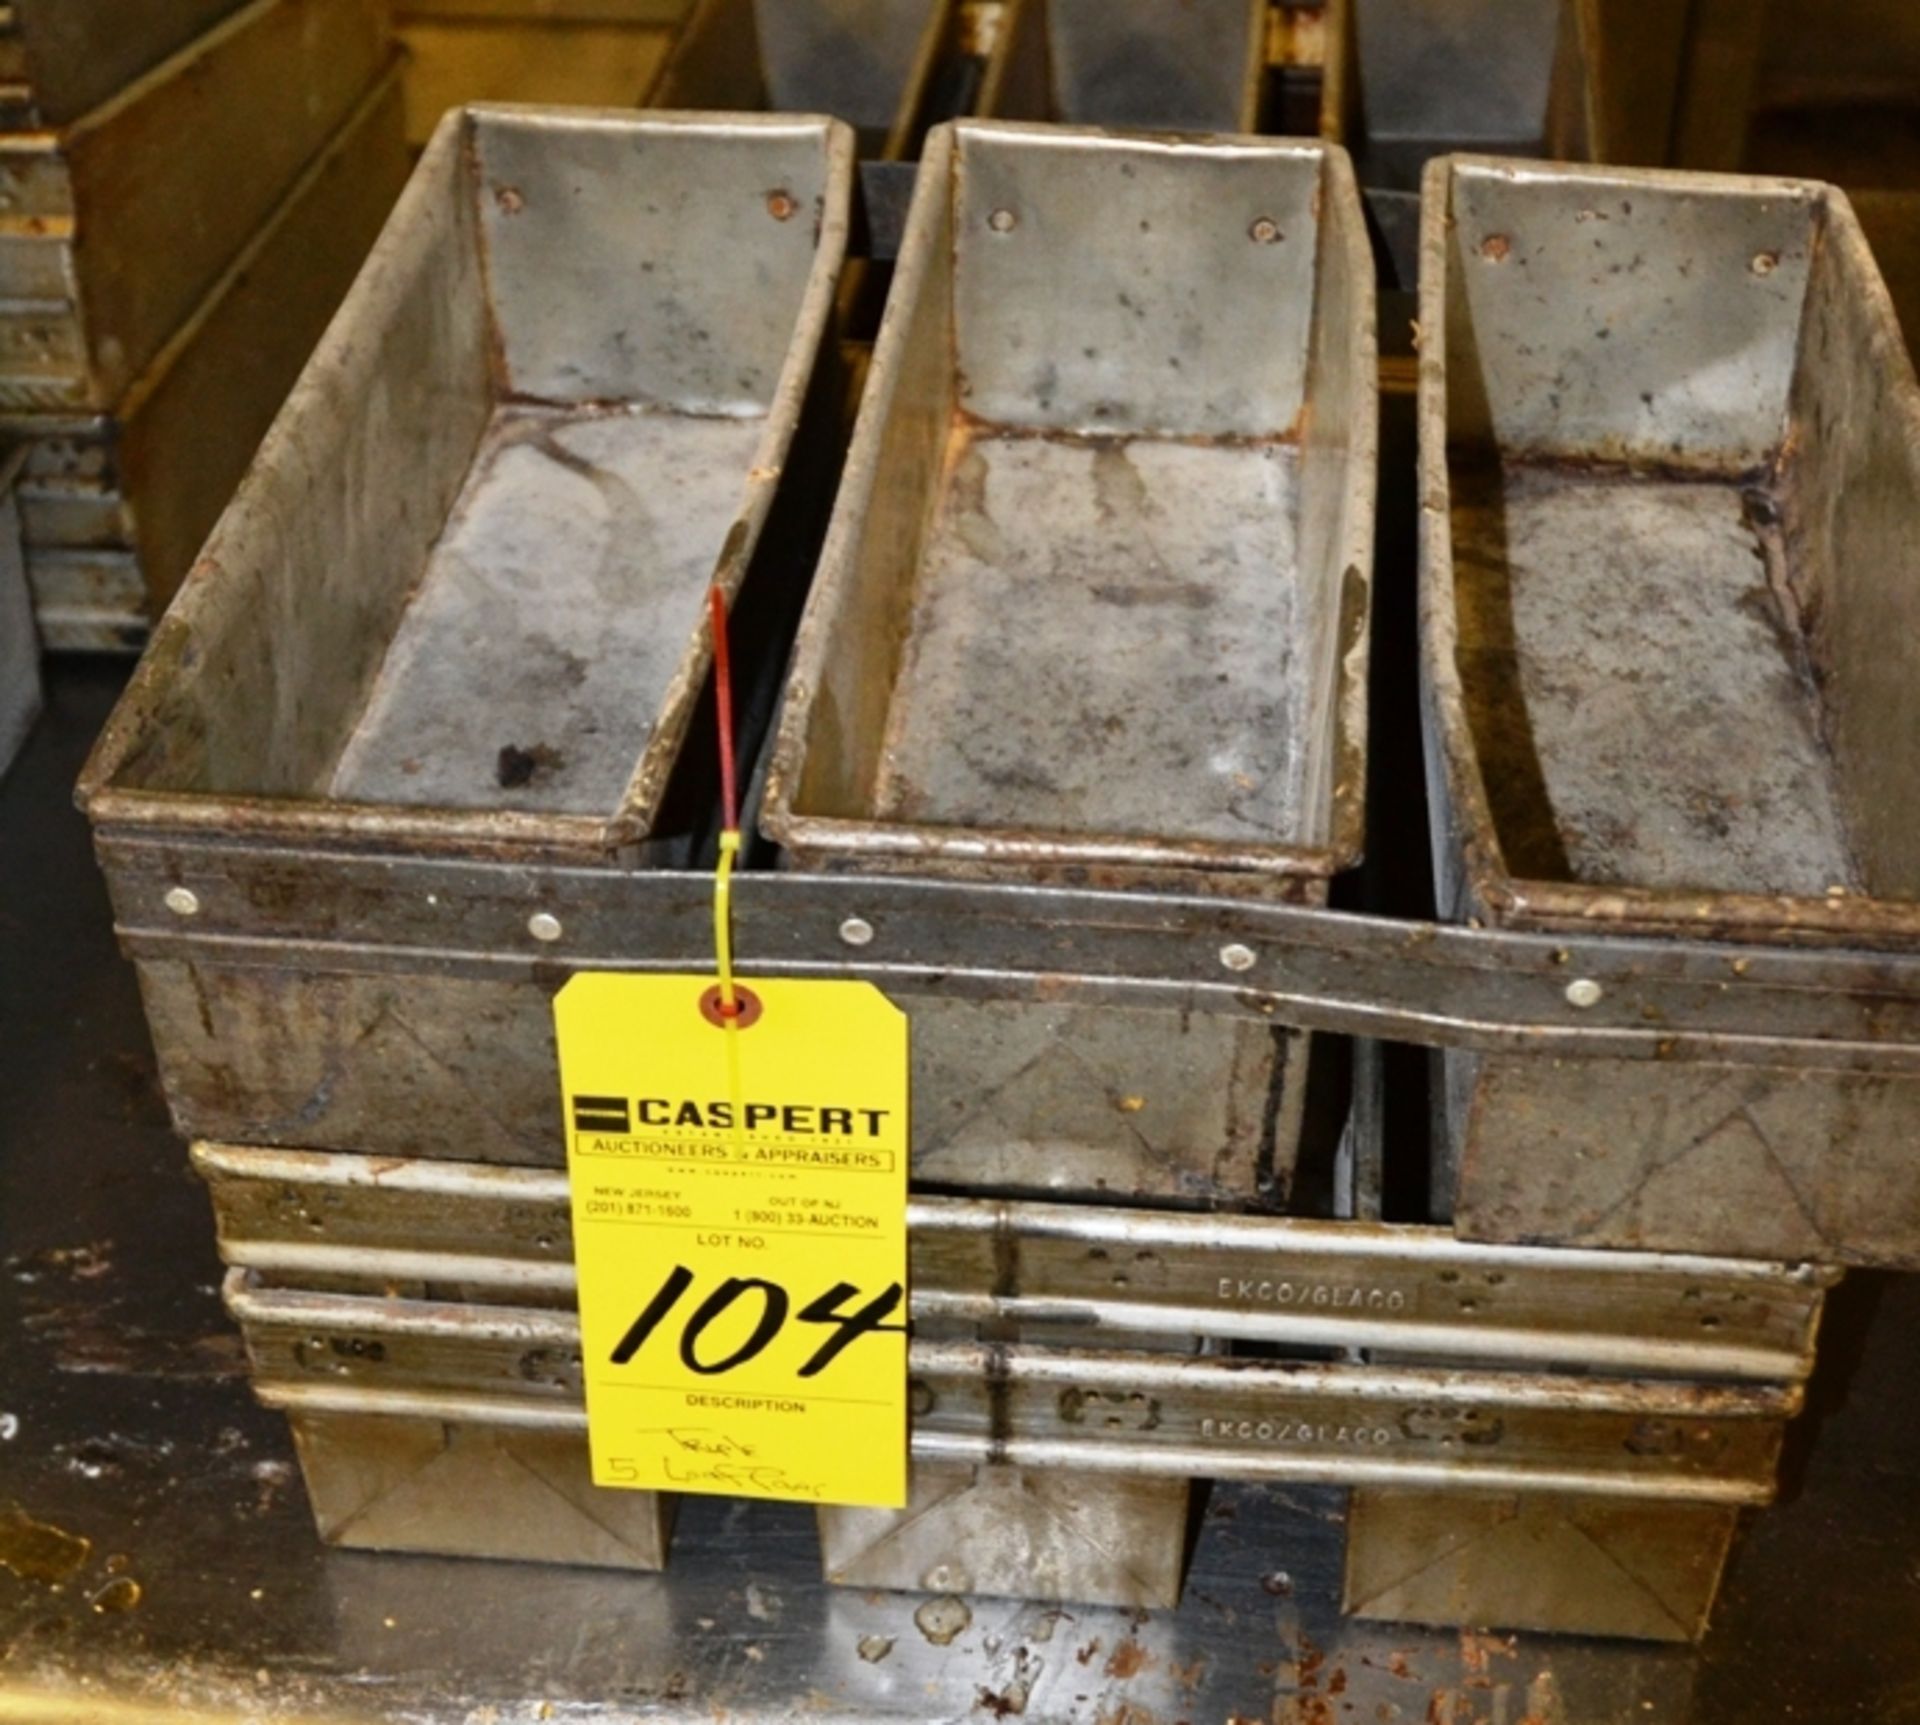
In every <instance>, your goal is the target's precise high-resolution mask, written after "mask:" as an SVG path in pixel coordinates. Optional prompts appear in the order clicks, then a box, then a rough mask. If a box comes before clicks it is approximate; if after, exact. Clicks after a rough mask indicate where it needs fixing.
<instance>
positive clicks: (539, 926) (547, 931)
mask: <svg viewBox="0 0 1920 1725" xmlns="http://www.w3.org/2000/svg"><path fill="white" fill-rule="evenodd" d="M560 932H561V931H560V919H559V918H558V917H557V916H555V915H554V914H553V912H552V911H548V910H536V911H535V912H534V913H533V915H532V916H530V917H528V918H527V933H528V934H530V935H532V936H533V938H534V939H535V940H558V939H559V938H560Z"/></svg>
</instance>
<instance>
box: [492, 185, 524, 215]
mask: <svg viewBox="0 0 1920 1725" xmlns="http://www.w3.org/2000/svg"><path fill="white" fill-rule="evenodd" d="M493 201H494V202H495V203H496V204H498V205H499V206H500V213H501V214H502V215H503V216H517V215H518V214H519V213H520V212H521V211H522V210H524V209H525V208H526V207H527V200H526V199H525V198H524V197H522V196H521V195H520V188H519V187H518V186H495V187H494V188H493Z"/></svg>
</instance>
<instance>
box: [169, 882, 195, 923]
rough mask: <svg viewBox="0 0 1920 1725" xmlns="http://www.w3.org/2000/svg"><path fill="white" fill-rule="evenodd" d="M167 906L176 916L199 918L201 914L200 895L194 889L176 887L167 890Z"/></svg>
mask: <svg viewBox="0 0 1920 1725" xmlns="http://www.w3.org/2000/svg"><path fill="white" fill-rule="evenodd" d="M164 902H165V904H166V907H167V909H168V910H170V911H172V912H173V914H174V915H175V916H198V915H199V914H200V895H199V894H198V893H197V892H195V891H194V890H193V888H192V887H186V886H175V887H169V888H168V889H167V896H166V899H165V901H164Z"/></svg>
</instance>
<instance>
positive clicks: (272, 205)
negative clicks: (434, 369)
mask: <svg viewBox="0 0 1920 1725" xmlns="http://www.w3.org/2000/svg"><path fill="white" fill-rule="evenodd" d="M8 17H9V33H8V34H7V35H5V36H4V37H0V55H3V56H4V59H5V63H6V71H7V73H8V74H9V75H10V77H11V78H12V79H13V80H15V81H14V82H11V83H9V84H8V85H7V91H8V100H7V102H6V106H5V115H4V117H5V119H6V122H7V127H8V129H7V130H6V131H5V133H4V134H0V175H4V180H5V183H6V192H7V197H6V203H5V206H4V209H3V210H0V240H3V241H4V243H0V300H4V307H0V430H3V431H4V433H5V435H6V436H7V437H8V439H9V440H10V441H12V442H14V443H15V444H17V445H20V446H23V447H24V448H25V450H26V465H25V469H24V471H23V474H22V477H21V480H20V505H21V515H22V531H23V534H24V537H25V541H26V547H27V562H28V570H29V575H30V579H31V583H32V587H33V592H34V596H35V608H36V612H37V615H38V618H39V623H40V629H41V634H42V636H43V638H44V640H45V642H46V644H47V645H48V646H49V647H51V648H55V649H59V648H77V649H106V650H126V649H128V648H130V647H137V646H138V645H139V644H140V643H141V642H142V641H143V640H144V639H145V638H146V631H147V626H148V623H149V621H150V619H151V617H152V616H153V615H154V614H155V613H156V612H157V610H158V608H159V607H160V606H162V605H164V604H165V602H166V600H167V599H168V598H169V597H170V596H171V594H172V592H173V590H174V588H175V587H177V586H178V584H179V582H180V580H181V577H182V576H183V575H184V574H185V573H186V570H187V568H188V566H189V564H190V563H191V562H192V560H193V557H194V554H195V553H196V552H197V551H198V549H199V547H200V542H201V541H202V540H203V539H204V538H205V537H206V534H207V532H208V530H209V529H210V528H211V526H212V525H213V523H214V521H215V520H216V519H217V518H218V516H219V513H220V511H221V510H222V509H223V508H224V507H225V505H226V502H227V500H228V498H229V497H230V496H231V495H232V492H233V488H234V486H235V485H236V484H237V483H238V482H239V479H240V477H241V475H242V474H243V473H244V472H245V471H246V467H247V463H248V461H249V460H250V459H251V458H252V455H253V451H254V448H255V446H256V445H257V444H258V442H259V440H260V437H261V435H262V433H263V432H264V431H265V430H266V427H267V424H268V422H269V421H270V420H271V418H272V416H273V413H274V411H275V409H277V408H278V406H279V404H280V402H281V400H282V399H283V397H284V396H285V394H286V391H287V389H288V387H289V386H290V385H291V383H292V382H293V380H294V378H295V377H296V376H297V375H298V373H299V369H300V366H301V365H302V364H303V363H304V361H305V359H306V357H307V354H308V352H309V351H310V350H311V348H312V345H313V343H314V341H315V339H316V338H317V337H318V335H319V333H320V331H321V329H322V328H323V327H324V326H325V323H326V320H327V318H328V317H329V316H330V315H331V314H332V312H333V310H334V308H335V306H336V305H338V303H339V300H340V297H341V295H342V294H343V293H344V292H345V291H346V288H347V286H348V284H349V283H350V282H351V281H352V279H353V275H354V272H355V271H356V270H357V269H358V267H359V265H360V262H361V260H362V259H363V258H364V257H365V255H366V249H367V247H368V246H369V245H370V244H371V243H372V240H373V236H374V235H375V234H376V233H377V232H378V231H379V226H380V223H381V221H382V220H383V219H384V218H385V215H386V213H387V210H388V209H389V208H390V207H391V204H392V201H393V198H394V196H395V195H396V193H397V192H398V190H399V186H400V183H401V181H402V179H403V178H404V176H405V172H406V158H405V149H404V144H403V141H402V131H401V113H400V95H399V89H398V84H397V71H396V66H395V62H394V58H393V47H392V43H391V41H390V38H389V33H388V19H387V14H386V10H385V7H384V5H383V4H382V3H381V0H251V3H250V4H246V5H235V4H233V3H232V0H198V3H195V4H159V3H157V0H144V3H142V4H140V5H135V6H132V7H126V6H118V5H116V6H109V5H105V4H100V3H97V0H83V3H80V4H73V3H70V0H21V3H19V4H16V5H13V6H11V7H10V8H9V9H8ZM103 45H104V46H103Z"/></svg>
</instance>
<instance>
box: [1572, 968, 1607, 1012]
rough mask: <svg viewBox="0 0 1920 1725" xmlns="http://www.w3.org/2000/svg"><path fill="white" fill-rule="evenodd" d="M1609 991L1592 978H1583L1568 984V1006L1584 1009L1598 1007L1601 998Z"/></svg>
mask: <svg viewBox="0 0 1920 1725" xmlns="http://www.w3.org/2000/svg"><path fill="white" fill-rule="evenodd" d="M1606 992H1607V991H1606V990H1605V989H1604V988H1602V987H1601V986H1600V985H1599V983H1597V982H1595V981H1594V980H1593V978H1592V977H1590V976H1582V977H1579V978H1577V979H1576V980H1574V981H1572V982H1570V983H1568V984H1567V1004H1568V1005H1569V1006H1578V1007H1581V1008H1582V1009H1584V1008H1586V1007H1589V1006H1598V1005H1599V1004H1600V999H1601V996H1602V995H1604V994H1605V993H1606Z"/></svg>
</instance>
